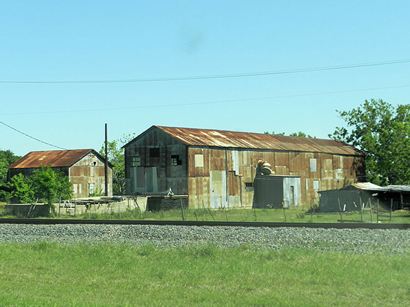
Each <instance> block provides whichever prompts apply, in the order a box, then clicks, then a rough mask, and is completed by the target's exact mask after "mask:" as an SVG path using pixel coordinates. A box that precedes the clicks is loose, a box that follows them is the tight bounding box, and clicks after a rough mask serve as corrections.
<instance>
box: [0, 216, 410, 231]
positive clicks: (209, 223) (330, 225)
mask: <svg viewBox="0 0 410 307" xmlns="http://www.w3.org/2000/svg"><path fill="white" fill-rule="evenodd" d="M0 224H29V225H58V224H60V225H64V224H65V225H67V224H87V225H104V224H106V225H173V226H223V227H270V228H279V227H293V228H326V229H331V228H335V229H358V228H362V229H403V230H405V229H410V224H381V223H358V222H339V223H299V222H298V223H292V222H228V221H172V220H83V219H26V218H14V219H11V218H7V219H0Z"/></svg>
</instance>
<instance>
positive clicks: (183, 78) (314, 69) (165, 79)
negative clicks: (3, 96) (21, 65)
mask: <svg viewBox="0 0 410 307" xmlns="http://www.w3.org/2000/svg"><path fill="white" fill-rule="evenodd" d="M407 63H410V59H403V60H390V61H382V62H369V63H359V64H348V65H334V66H320V67H308V68H306V67H305V68H296V69H283V70H273V71H260V72H243V73H232V74H214V75H197V76H181V77H163V78H132V79H106V80H97V79H95V80H0V84H90V83H94V84H99V83H138V82H170V81H189V80H207V79H227V78H243V77H263V76H274V75H286V74H298V73H308V72H319V71H331V70H342V69H353V68H364V67H374V66H384V65H394V64H407Z"/></svg>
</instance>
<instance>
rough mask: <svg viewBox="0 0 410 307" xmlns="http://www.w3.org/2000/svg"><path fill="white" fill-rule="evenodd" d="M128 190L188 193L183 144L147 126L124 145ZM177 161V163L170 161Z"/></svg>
mask: <svg viewBox="0 0 410 307" xmlns="http://www.w3.org/2000/svg"><path fill="white" fill-rule="evenodd" d="M124 151H125V175H126V183H127V193H128V194H136V193H153V194H155V193H163V192H166V191H168V189H169V188H171V189H172V191H173V192H174V193H175V194H187V193H188V190H187V186H188V185H187V180H188V179H187V165H188V164H187V156H186V146H185V145H184V144H181V143H180V142H178V141H177V140H175V139H173V138H171V137H170V136H169V135H167V134H166V133H163V132H162V131H160V130H158V129H149V130H147V131H146V132H145V133H143V135H141V137H138V138H136V139H134V140H133V141H131V142H129V143H128V144H127V145H125V146H124ZM173 162H176V165H173Z"/></svg>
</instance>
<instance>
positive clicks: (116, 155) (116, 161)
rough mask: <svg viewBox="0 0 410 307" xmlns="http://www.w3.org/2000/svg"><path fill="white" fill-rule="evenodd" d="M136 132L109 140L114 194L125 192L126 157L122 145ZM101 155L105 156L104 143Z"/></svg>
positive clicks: (109, 157)
mask: <svg viewBox="0 0 410 307" xmlns="http://www.w3.org/2000/svg"><path fill="white" fill-rule="evenodd" d="M133 138H134V134H128V135H125V136H123V137H122V138H120V139H118V140H114V141H109V142H108V146H107V147H108V161H110V163H111V164H112V166H113V167H112V189H113V194H114V195H122V194H124V193H125V159H124V150H123V149H122V146H123V145H124V144H126V143H127V142H129V141H130V140H132V139H133ZM99 153H100V155H102V156H103V157H105V149H104V144H103V145H102V146H101V149H100V152H99Z"/></svg>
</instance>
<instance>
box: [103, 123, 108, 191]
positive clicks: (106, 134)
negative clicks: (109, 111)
mask: <svg viewBox="0 0 410 307" xmlns="http://www.w3.org/2000/svg"><path fill="white" fill-rule="evenodd" d="M104 144H105V162H104V184H105V196H108V132H107V123H106V124H105V142H104Z"/></svg>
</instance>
